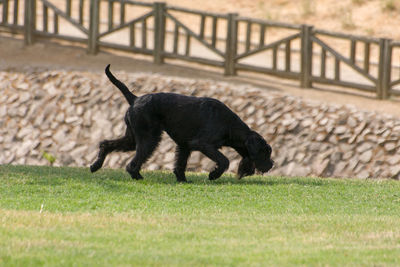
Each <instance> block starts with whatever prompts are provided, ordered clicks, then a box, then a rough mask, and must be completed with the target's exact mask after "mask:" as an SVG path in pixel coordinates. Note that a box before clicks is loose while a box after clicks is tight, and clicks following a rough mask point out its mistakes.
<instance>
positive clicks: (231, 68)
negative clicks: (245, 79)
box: [224, 13, 238, 76]
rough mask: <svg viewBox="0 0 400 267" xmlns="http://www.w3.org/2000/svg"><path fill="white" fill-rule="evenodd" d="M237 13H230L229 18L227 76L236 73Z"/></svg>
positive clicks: (226, 51)
mask: <svg viewBox="0 0 400 267" xmlns="http://www.w3.org/2000/svg"><path fill="white" fill-rule="evenodd" d="M237 17H238V14H237V13H229V14H228V20H227V27H228V28H227V35H226V49H225V72H224V74H225V75H227V76H231V75H236V69H235V63H236V60H235V57H236V52H237V39H238V37H237V26H238V22H237V20H236V19H237Z"/></svg>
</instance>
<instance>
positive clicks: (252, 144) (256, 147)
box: [245, 133, 262, 160]
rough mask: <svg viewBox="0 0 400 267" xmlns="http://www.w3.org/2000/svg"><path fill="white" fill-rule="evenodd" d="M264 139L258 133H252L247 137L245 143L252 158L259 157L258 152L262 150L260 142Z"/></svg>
mask: <svg viewBox="0 0 400 267" xmlns="http://www.w3.org/2000/svg"><path fill="white" fill-rule="evenodd" d="M261 141H262V138H261V137H260V136H259V135H258V134H255V133H254V134H251V135H250V136H249V137H247V139H246V141H245V145H246V148H247V151H248V152H249V156H250V159H253V160H254V159H255V158H257V154H258V153H259V151H260V147H261V146H260V143H261Z"/></svg>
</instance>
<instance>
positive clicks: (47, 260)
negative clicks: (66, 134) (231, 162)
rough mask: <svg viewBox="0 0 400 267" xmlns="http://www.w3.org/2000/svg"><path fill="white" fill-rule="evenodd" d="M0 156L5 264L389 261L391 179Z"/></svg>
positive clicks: (0, 251) (394, 208)
mask: <svg viewBox="0 0 400 267" xmlns="http://www.w3.org/2000/svg"><path fill="white" fill-rule="evenodd" d="M144 177H145V180H143V181H132V180H131V179H130V178H129V177H128V175H127V174H126V173H125V172H124V171H122V170H101V171H99V172H98V173H96V174H91V173H90V172H89V171H88V169H87V168H85V169H83V168H52V167H30V166H0V265H3V266H72V265H74V266H131V265H134V266H226V265H228V266H299V265H303V266H399V265H400V183H399V182H396V181H370V180H367V181H366V180H362V181H361V180H333V179H319V178H284V177H260V176H255V177H250V178H245V179H243V180H241V181H238V180H236V179H235V178H234V177H233V176H229V175H226V176H223V177H222V178H220V179H219V180H217V181H214V182H210V181H208V180H207V179H206V177H207V176H206V175H204V174H189V175H188V179H189V180H191V181H192V183H190V184H177V183H176V182H175V178H174V176H173V175H171V173H170V172H144Z"/></svg>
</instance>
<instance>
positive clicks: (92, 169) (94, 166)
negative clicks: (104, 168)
mask: <svg viewBox="0 0 400 267" xmlns="http://www.w3.org/2000/svg"><path fill="white" fill-rule="evenodd" d="M100 168H101V165H100V164H97V162H95V163H93V164H92V165H90V172H92V173H93V172H96V171H98V170H99V169H100Z"/></svg>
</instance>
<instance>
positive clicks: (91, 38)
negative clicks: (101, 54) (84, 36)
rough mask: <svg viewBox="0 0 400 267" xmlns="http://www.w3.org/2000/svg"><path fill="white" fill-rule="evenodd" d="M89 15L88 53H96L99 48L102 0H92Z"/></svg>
mask: <svg viewBox="0 0 400 267" xmlns="http://www.w3.org/2000/svg"><path fill="white" fill-rule="evenodd" d="M89 17H90V22H89V34H88V53H89V54H91V55H95V54H97V52H98V49H99V46H98V44H97V41H98V38H99V22H100V0H90V15H89Z"/></svg>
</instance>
